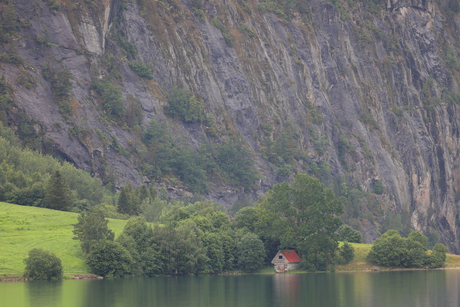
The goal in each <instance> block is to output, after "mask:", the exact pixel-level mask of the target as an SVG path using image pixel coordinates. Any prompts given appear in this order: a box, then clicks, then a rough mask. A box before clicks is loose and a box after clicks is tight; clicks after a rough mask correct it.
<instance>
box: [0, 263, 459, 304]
mask: <svg viewBox="0 0 460 307" xmlns="http://www.w3.org/2000/svg"><path fill="white" fill-rule="evenodd" d="M459 287H460V270H446V271H406V272H377V273H328V274H313V273H312V274H278V275H239V276H191V277H178V278H175V277H155V278H133V279H119V280H67V281H60V282H44V281H36V282H4V283H0V306H1V307H13V306H14V307H22V306H30V307H42V306H43V307H45V306H46V307H55V306H65V307H74V306H75V307H92V306H94V307H96V306H97V307H106V306H107V307H109V306H110V307H112V306H113V307H141V306H142V307H146V306H165V307H166V306H172V307H182V306H190V307H207V306H212V307H220V306H238V307H246V306H247V307H257V306H261V307H262V306H263V307H281V306H282V307H296V306H321V307H334V306H373V307H379V306H403V307H411V306H417V307H419V306H441V307H444V306H445V307H448V306H460V303H459V302H460V296H459Z"/></svg>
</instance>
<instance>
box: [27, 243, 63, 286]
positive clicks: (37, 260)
mask: <svg viewBox="0 0 460 307" xmlns="http://www.w3.org/2000/svg"><path fill="white" fill-rule="evenodd" d="M24 263H25V265H26V268H25V269H24V276H25V277H27V278H30V279H33V280H59V279H62V274H63V270H62V263H61V259H59V258H58V257H57V256H56V255H55V254H53V253H50V252H49V251H45V250H43V249H40V248H33V249H31V250H30V251H29V257H28V258H25V259H24Z"/></svg>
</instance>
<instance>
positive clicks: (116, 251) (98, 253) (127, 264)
mask: <svg viewBox="0 0 460 307" xmlns="http://www.w3.org/2000/svg"><path fill="white" fill-rule="evenodd" d="M86 263H87V264H88V266H89V267H90V268H91V272H92V273H94V274H97V275H100V276H104V277H106V278H120V277H124V276H125V275H129V274H131V270H132V264H133V259H132V257H131V255H130V254H129V253H128V251H127V250H126V249H125V248H124V247H123V246H122V245H121V244H119V243H118V242H113V241H107V240H102V241H100V242H99V243H96V244H94V245H93V246H92V248H91V251H90V253H89V254H88V256H87V257H86Z"/></svg>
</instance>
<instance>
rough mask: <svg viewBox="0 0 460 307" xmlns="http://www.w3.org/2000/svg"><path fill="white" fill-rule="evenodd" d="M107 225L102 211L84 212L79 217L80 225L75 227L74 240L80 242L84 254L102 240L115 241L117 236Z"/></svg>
mask: <svg viewBox="0 0 460 307" xmlns="http://www.w3.org/2000/svg"><path fill="white" fill-rule="evenodd" d="M107 223H108V220H106V219H105V218H104V213H103V212H102V211H101V210H94V211H92V212H90V213H86V212H83V213H81V214H80V215H79V216H78V223H77V224H74V225H73V226H74V230H73V233H74V235H75V237H74V238H73V239H74V240H79V241H80V243H81V249H82V250H83V252H84V253H86V254H87V253H89V252H90V250H91V247H92V246H93V245H95V244H97V243H99V242H100V241H102V240H109V241H113V239H114V237H115V234H114V233H113V231H112V230H110V229H109V228H108V227H107Z"/></svg>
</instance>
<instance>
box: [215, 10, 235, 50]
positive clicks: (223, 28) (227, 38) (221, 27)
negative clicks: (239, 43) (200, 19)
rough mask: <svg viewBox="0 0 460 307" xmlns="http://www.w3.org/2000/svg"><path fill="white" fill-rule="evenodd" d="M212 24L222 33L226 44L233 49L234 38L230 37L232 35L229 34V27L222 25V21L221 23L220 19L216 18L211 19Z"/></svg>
mask: <svg viewBox="0 0 460 307" xmlns="http://www.w3.org/2000/svg"><path fill="white" fill-rule="evenodd" d="M211 24H212V25H213V26H214V27H216V28H217V29H219V30H220V32H221V33H222V36H223V37H224V39H225V42H226V43H227V45H229V46H230V47H232V46H233V37H232V36H231V35H230V33H228V32H227V27H226V26H225V25H224V24H223V23H222V21H220V20H219V19H217V18H216V17H214V18H213V19H211Z"/></svg>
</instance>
